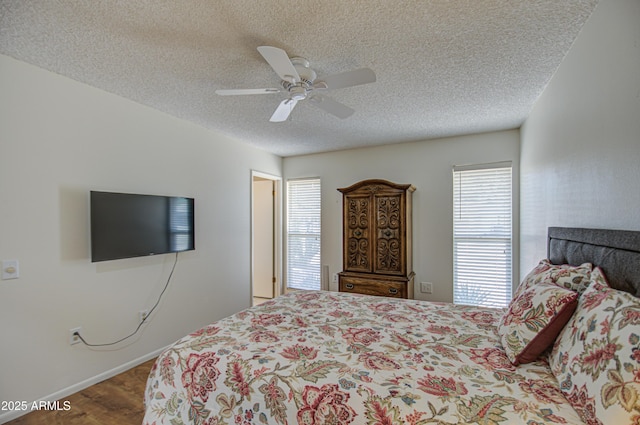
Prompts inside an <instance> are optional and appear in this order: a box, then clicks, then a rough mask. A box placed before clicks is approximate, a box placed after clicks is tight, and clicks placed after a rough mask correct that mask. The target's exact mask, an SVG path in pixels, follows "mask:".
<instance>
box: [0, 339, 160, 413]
mask: <svg viewBox="0 0 640 425" xmlns="http://www.w3.org/2000/svg"><path fill="white" fill-rule="evenodd" d="M167 348H168V346H167V347H163V348H160V349H158V350H156V351H153V352H151V353H149V354H146V355H144V356H142V357H138V358H137V359H134V360H131V361H130V362H127V363H125V364H123V365H120V366H118V367H115V368H113V369H111V370H107V371H106V372H103V373H101V374H99V375H96V376H94V377H91V378H89V379H85V380H84V381H82V382H78V383H77V384H73V385H71V386H70V387H67V388H63V389H61V390H60V391H56V392H55V393H53V394H49V395H48V396H46V397H43V398H41V399H39V400H34V401H32V402H29V403H28V405H29V406H31V405H32V404H33V402H40V401H50V402H53V401H56V400H61V399H63V398H65V397H68V396H70V395H71V394H75V393H77V392H78V391H82V390H84V389H85V388H88V387H90V386H92V385H95V384H97V383H99V382H102V381H104V380H107V379H109V378H112V377H114V376H116V375H118V374H120V373H122V372H125V371H127V370H129V369H131V368H134V367H136V366H138V365H140V364H142V363H144V362H146V361H147V360H151V359H152V358H154V357H157V356H158V355H160V353H162V352H163V351H164V350H165V349H167ZM27 413H29V410H26V411H25V410H13V411H10V412H6V413H2V414H0V424H4V423H7V422H9V421H12V420H14V419H17V418H19V417H20V416H23V415H26V414H27Z"/></svg>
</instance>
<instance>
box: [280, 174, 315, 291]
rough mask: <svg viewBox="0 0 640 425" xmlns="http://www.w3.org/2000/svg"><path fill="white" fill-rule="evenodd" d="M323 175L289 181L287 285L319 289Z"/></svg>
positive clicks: (295, 287) (296, 287)
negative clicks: (321, 180) (321, 182)
mask: <svg viewBox="0 0 640 425" xmlns="http://www.w3.org/2000/svg"><path fill="white" fill-rule="evenodd" d="M320 219H321V215H320V179H317V178H313V179H300V180H289V181H288V182H287V276H286V278H287V287H288V288H292V289H309V290H319V289H320V284H321V279H320V275H321V266H320Z"/></svg>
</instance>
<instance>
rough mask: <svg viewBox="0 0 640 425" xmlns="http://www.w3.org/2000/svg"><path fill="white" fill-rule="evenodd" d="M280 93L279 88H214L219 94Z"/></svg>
mask: <svg viewBox="0 0 640 425" xmlns="http://www.w3.org/2000/svg"><path fill="white" fill-rule="evenodd" d="M271 93H280V89H228V90H216V94H219V95H220V96H236V95H244V94H271Z"/></svg>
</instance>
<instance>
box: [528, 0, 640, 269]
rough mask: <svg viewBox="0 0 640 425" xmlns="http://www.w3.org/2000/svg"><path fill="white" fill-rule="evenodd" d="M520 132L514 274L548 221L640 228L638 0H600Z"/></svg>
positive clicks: (533, 256)
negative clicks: (518, 258)
mask: <svg viewBox="0 0 640 425" xmlns="http://www.w3.org/2000/svg"><path fill="white" fill-rule="evenodd" d="M521 137H522V147H521V150H522V152H521V164H520V166H521V173H522V174H521V192H520V193H521V201H522V204H521V263H520V270H521V273H526V272H527V271H528V270H530V269H531V267H533V265H534V264H535V263H536V262H537V261H538V260H539V259H541V258H544V256H545V255H546V236H545V235H546V228H547V227H548V226H573V227H595V228H614V229H628V230H640V213H639V211H640V1H638V0H601V1H600V3H599V4H598V6H597V7H596V9H595V11H594V12H593V14H592V16H591V17H590V18H589V20H588V21H587V23H586V24H585V25H584V27H583V29H582V31H581V33H580V34H579V36H578V38H577V39H576V41H575V43H574V45H573V46H572V48H571V49H570V51H569V53H568V55H567V56H566V58H565V59H564V61H563V62H562V64H561V65H560V67H559V69H558V70H557V72H556V74H555V75H554V77H553V78H552V80H551V82H550V83H549V84H548V86H547V88H546V89H545V91H544V92H543V94H542V96H541V97H540V98H539V100H538V101H537V103H536V105H535V107H534V108H533V110H532V111H531V114H530V116H529V118H528V119H527V121H526V122H525V124H524V126H523V127H522V129H521Z"/></svg>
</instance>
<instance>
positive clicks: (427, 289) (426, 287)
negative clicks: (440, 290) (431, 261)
mask: <svg viewBox="0 0 640 425" xmlns="http://www.w3.org/2000/svg"><path fill="white" fill-rule="evenodd" d="M420 292H422V293H424V294H433V283H431V282H420Z"/></svg>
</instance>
